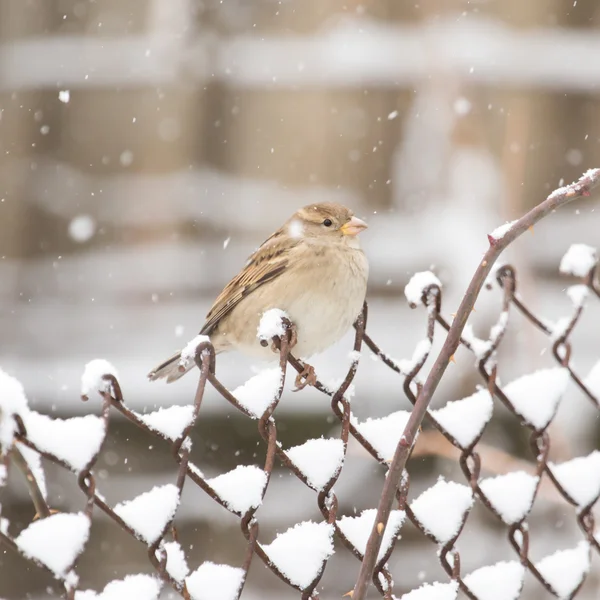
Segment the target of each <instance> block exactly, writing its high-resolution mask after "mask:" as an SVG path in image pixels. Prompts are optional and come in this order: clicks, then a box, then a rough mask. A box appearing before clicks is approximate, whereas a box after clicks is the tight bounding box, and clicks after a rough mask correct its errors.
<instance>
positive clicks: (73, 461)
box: [23, 411, 106, 473]
mask: <svg viewBox="0 0 600 600" xmlns="http://www.w3.org/2000/svg"><path fill="white" fill-rule="evenodd" d="M23 420H24V422H25V429H26V430H27V438H28V439H29V440H30V441H31V442H33V443H34V444H35V446H36V447H37V448H38V449H39V450H42V451H44V452H48V453H50V454H53V455H54V456H56V457H57V458H60V459H61V460H63V461H64V462H65V463H67V464H68V465H69V467H71V468H72V469H73V470H74V471H75V472H76V473H79V472H80V471H82V470H83V469H84V468H85V467H86V466H87V464H88V463H89V462H90V461H91V460H92V458H93V457H94V455H95V454H97V453H98V452H99V451H100V446H101V445H102V442H103V441H104V436H105V434H106V431H105V429H104V421H103V420H102V419H101V418H100V417H97V416H95V415H85V416H84V417H72V418H71V419H52V418H51V417H48V416H46V415H41V414H40V413H37V412H34V411H30V412H28V413H27V414H26V415H25V418H24V419H23Z"/></svg>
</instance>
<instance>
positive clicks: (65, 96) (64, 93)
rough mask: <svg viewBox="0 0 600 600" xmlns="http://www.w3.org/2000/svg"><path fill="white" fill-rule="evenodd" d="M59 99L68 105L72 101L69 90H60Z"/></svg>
mask: <svg viewBox="0 0 600 600" xmlns="http://www.w3.org/2000/svg"><path fill="white" fill-rule="evenodd" d="M58 99H59V100H60V101H61V102H63V103H64V104H68V103H69V100H70V99H71V92H70V91H69V90H60V91H59V92H58Z"/></svg>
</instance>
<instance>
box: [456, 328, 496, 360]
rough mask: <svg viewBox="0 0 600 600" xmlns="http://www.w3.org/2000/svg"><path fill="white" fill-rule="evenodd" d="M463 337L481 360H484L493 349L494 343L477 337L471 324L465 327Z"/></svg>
mask: <svg viewBox="0 0 600 600" xmlns="http://www.w3.org/2000/svg"><path fill="white" fill-rule="evenodd" d="M461 337H462V339H463V340H465V342H467V343H468V344H469V346H471V348H472V349H473V354H475V356H476V357H477V358H479V359H482V358H483V357H484V355H485V354H486V352H488V351H489V350H490V348H491V347H492V343H491V342H490V341H489V340H482V339H481V338H478V337H477V336H476V335H475V333H474V331H473V326H472V325H471V323H467V324H466V325H465V327H464V329H463V332H462V334H461Z"/></svg>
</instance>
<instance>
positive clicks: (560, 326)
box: [550, 317, 571, 342]
mask: <svg viewBox="0 0 600 600" xmlns="http://www.w3.org/2000/svg"><path fill="white" fill-rule="evenodd" d="M569 325H571V317H561V318H560V319H558V321H556V323H554V324H553V325H551V331H552V333H551V335H550V339H551V340H552V342H555V341H556V340H559V339H561V338H562V337H564V335H565V334H566V333H567V329H569Z"/></svg>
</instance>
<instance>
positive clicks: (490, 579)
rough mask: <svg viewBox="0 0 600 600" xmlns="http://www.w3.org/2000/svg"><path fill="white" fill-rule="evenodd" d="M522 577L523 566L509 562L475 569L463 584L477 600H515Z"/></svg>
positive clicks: (521, 585) (521, 583) (523, 575)
mask: <svg viewBox="0 0 600 600" xmlns="http://www.w3.org/2000/svg"><path fill="white" fill-rule="evenodd" d="M524 577H525V569H524V567H523V565H521V564H520V563H518V562H516V561H510V562H498V563H496V564H495V565H491V566H489V567H482V568H481V569H477V570H476V571H473V572H472V573H470V574H469V575H467V576H466V577H465V578H464V582H465V584H466V585H467V587H468V588H469V589H470V590H471V591H472V592H473V593H474V594H475V596H476V597H477V598H478V600H517V598H518V597H519V595H520V593H521V589H522V587H523V579H524Z"/></svg>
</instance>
